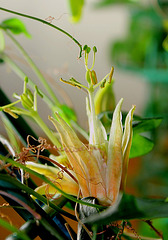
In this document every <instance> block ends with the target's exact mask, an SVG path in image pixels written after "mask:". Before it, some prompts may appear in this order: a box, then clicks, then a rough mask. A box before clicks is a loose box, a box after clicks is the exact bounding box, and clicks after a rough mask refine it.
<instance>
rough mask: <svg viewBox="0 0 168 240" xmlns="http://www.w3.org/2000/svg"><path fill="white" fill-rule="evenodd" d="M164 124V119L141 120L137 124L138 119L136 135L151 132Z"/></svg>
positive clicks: (135, 128)
mask: <svg viewBox="0 0 168 240" xmlns="http://www.w3.org/2000/svg"><path fill="white" fill-rule="evenodd" d="M161 122H162V118H141V119H139V121H137V122H136V117H135V121H134V126H133V128H134V133H135V134H137V133H143V132H148V131H151V130H153V129H155V128H157V127H158V126H159V125H160V124H161Z"/></svg>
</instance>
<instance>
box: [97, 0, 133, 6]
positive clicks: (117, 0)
mask: <svg viewBox="0 0 168 240" xmlns="http://www.w3.org/2000/svg"><path fill="white" fill-rule="evenodd" d="M136 1H138V0H136ZM136 1H133V0H101V1H99V2H98V3H95V4H94V5H95V7H107V6H109V5H112V4H113V5H114V4H121V3H122V4H123V3H125V4H126V3H132V2H136Z"/></svg>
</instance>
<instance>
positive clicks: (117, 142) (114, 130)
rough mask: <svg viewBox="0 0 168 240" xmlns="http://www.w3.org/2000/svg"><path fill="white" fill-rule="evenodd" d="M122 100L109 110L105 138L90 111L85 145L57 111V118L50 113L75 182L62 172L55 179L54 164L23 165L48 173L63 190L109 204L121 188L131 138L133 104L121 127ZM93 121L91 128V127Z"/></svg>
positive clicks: (96, 119) (103, 132) (124, 176)
mask: <svg viewBox="0 0 168 240" xmlns="http://www.w3.org/2000/svg"><path fill="white" fill-rule="evenodd" d="M122 103H123V99H121V100H120V101H119V103H118V104H117V106H116V108H115V111H114V113H113V119H112V124H111V129H110V136H109V140H107V134H106V132H105V129H104V127H103V126H102V124H101V122H100V121H99V119H98V118H97V116H96V118H95V119H94V120H93V119H92V116H91V115H90V117H89V127H90V139H89V144H88V145H84V144H83V143H82V142H81V140H80V139H79V138H78V136H77V135H76V133H75V132H74V130H73V129H72V128H71V127H70V126H69V125H68V124H67V123H66V122H65V121H64V120H63V119H62V118H61V117H60V116H59V115H58V114H57V113H56V117H57V120H55V119H54V118H52V117H50V120H51V121H52V122H53V124H54V125H55V127H56V129H57V131H58V133H59V135H60V138H61V141H62V146H63V149H64V150H65V155H66V157H67V159H68V161H69V163H70V165H71V168H72V170H70V171H71V173H73V175H74V176H75V178H76V179H77V183H76V182H75V181H74V180H73V179H71V178H70V177H69V176H68V174H66V173H65V172H64V173H63V176H62V178H61V179H59V178H58V172H59V169H56V168H54V167H48V166H45V165H41V164H35V163H34V164H32V163H27V166H28V167H29V168H31V169H33V170H35V171H37V172H39V173H42V174H45V175H46V176H48V177H49V178H50V179H51V180H52V181H53V182H54V181H55V183H56V184H58V185H57V186H60V188H61V190H63V191H65V192H66V193H69V194H71V195H74V196H77V195H78V193H79V190H80V193H81V194H80V196H81V197H95V198H97V199H98V201H99V202H100V204H102V205H106V206H108V205H113V204H114V203H115V202H116V201H117V198H118V195H119V191H120V188H121V186H122V189H124V187H125V182H126V176H127V167H128V160H129V152H130V148H131V142H132V118H133V112H134V110H135V106H133V107H132V108H131V110H130V111H129V113H128V114H127V117H126V120H125V127H124V131H123V128H122V122H121V117H122V115H121V106H122ZM93 121H94V123H93ZM93 124H94V128H92V127H93ZM95 125H96V128H95ZM95 129H96V130H95ZM95 131H96V134H95ZM46 187H47V185H42V186H40V187H39V188H37V191H38V192H39V193H41V194H45V191H46ZM54 192H55V189H52V188H51V187H49V188H48V193H52V194H54Z"/></svg>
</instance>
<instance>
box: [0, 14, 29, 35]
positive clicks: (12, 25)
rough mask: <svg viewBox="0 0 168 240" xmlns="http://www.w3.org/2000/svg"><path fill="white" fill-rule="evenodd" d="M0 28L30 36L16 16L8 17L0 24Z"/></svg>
mask: <svg viewBox="0 0 168 240" xmlns="http://www.w3.org/2000/svg"><path fill="white" fill-rule="evenodd" d="M0 28H2V29H4V30H10V31H11V32H12V33H13V34H21V33H24V34H25V36H26V37H28V38H30V37H31V35H30V34H29V33H28V31H27V29H26V27H25V25H24V23H23V22H22V21H21V20H20V19H18V18H9V19H7V20H5V21H3V22H2V23H1V24H0Z"/></svg>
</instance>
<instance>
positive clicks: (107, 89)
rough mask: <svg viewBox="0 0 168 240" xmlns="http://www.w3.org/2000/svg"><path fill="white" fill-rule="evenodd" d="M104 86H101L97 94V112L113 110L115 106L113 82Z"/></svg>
mask: <svg viewBox="0 0 168 240" xmlns="http://www.w3.org/2000/svg"><path fill="white" fill-rule="evenodd" d="M104 85H105V86H104V88H100V89H99V90H98V91H97V93H96V95H95V99H94V102H95V111H96V114H99V113H101V112H105V111H113V110H114V108H115V97H114V92H113V86H112V85H113V82H111V83H108V82H106V84H105V83H104Z"/></svg>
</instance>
